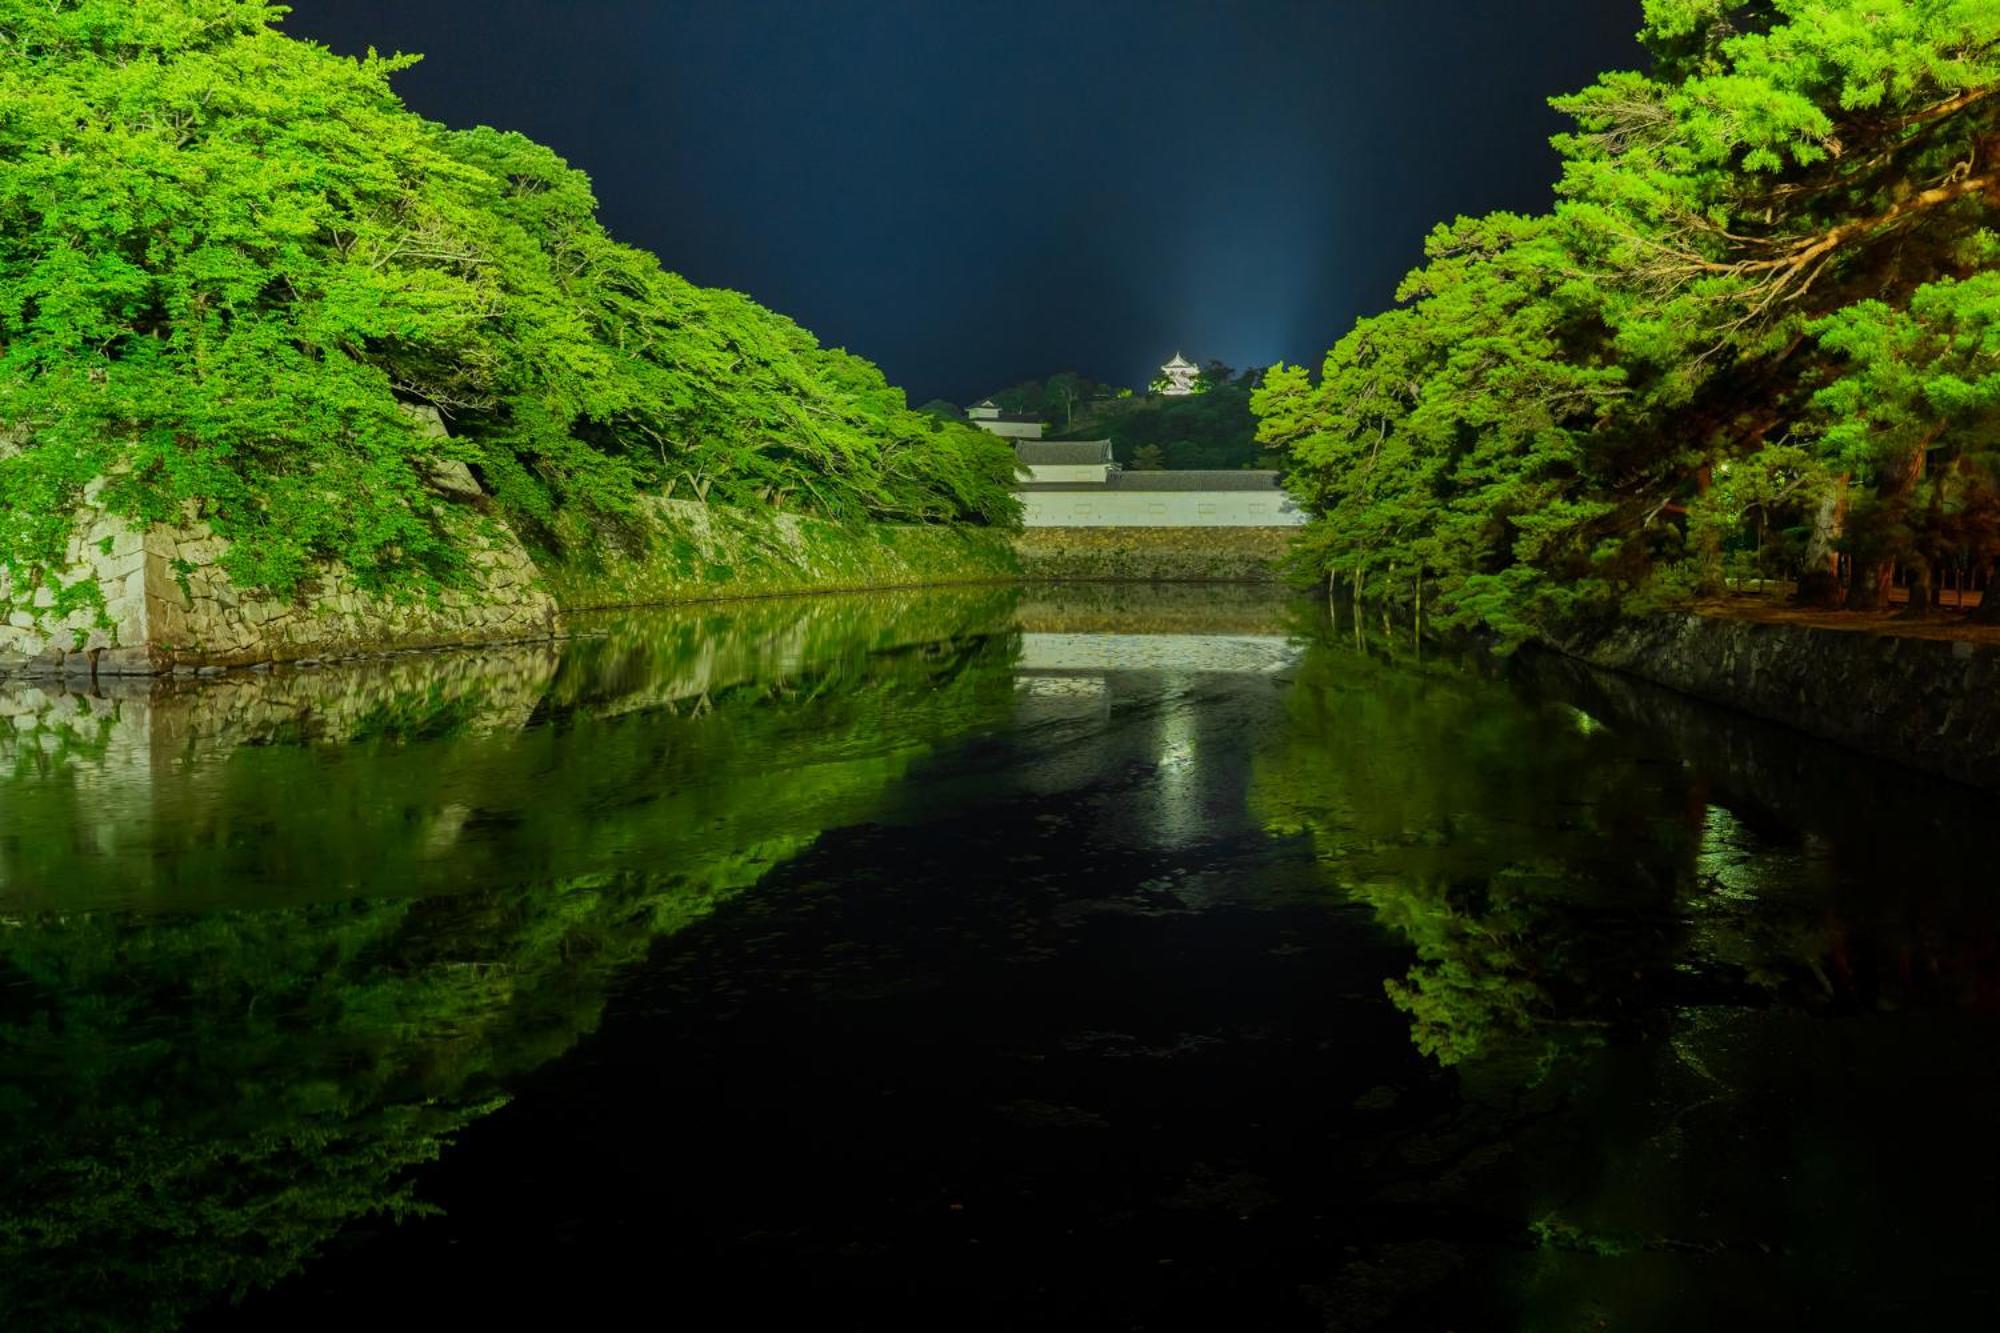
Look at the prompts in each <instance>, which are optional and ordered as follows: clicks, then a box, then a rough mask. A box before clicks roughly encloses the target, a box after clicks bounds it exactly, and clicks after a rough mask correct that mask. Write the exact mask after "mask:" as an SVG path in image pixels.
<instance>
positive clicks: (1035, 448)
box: [1014, 440, 1111, 467]
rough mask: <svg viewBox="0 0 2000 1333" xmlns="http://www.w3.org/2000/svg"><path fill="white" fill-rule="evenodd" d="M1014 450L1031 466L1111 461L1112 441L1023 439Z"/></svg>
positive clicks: (1056, 465)
mask: <svg viewBox="0 0 2000 1333" xmlns="http://www.w3.org/2000/svg"><path fill="white" fill-rule="evenodd" d="M1014 452H1015V454H1016V455H1017V456H1018V457H1019V458H1020V460H1021V461H1022V462H1023V463H1025V464H1027V465H1028V466H1029V467H1058V466H1061V465H1063V464H1065V463H1069V464H1089V463H1109V462H1110V461H1111V441H1109V440H1023V441H1021V442H1020V443H1019V444H1016V445H1015V446H1014Z"/></svg>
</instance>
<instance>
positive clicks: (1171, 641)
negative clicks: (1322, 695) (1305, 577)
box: [1014, 634, 1300, 675]
mask: <svg viewBox="0 0 2000 1333" xmlns="http://www.w3.org/2000/svg"><path fill="white" fill-rule="evenodd" d="M1299 651H1300V649H1299V646H1298V645H1297V644H1295V643H1294V642H1292V641H1291V640H1290V639H1287V638H1285V637H1284V636H1282V635H1278V634H1227V635H1224V634H1023V635H1022V636H1021V655H1020V657H1019V658H1018V659H1016V661H1015V665H1014V670H1015V672H1016V673H1017V674H1022V675H1029V674H1034V673H1037V672H1049V671H1173V672H1202V671H1225V672H1246V671H1247V672H1272V671H1279V670H1282V669H1284V668H1285V667H1287V666H1289V665H1291V664H1292V663H1293V662H1294V661H1296V660H1297V659H1298V656H1299Z"/></svg>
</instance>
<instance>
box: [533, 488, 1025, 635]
mask: <svg viewBox="0 0 2000 1333" xmlns="http://www.w3.org/2000/svg"><path fill="white" fill-rule="evenodd" d="M575 545H576V547H577V554H574V555H570V556H567V557H563V558H549V559H544V560H543V562H542V570H543V575H544V579H545V582H546V584H547V586H548V588H549V591H550V592H551V593H553V594H554V596H555V599H556V602H557V604H558V605H559V606H561V607H562V609H563V610H565V611H585V610H591V609H595V608H600V607H611V606H640V605H649V604H654V603H662V602H686V601H698V600H702V599H710V598H721V597H759V596H769V595H772V594H777V593H796V592H833V591H839V590H844V589H859V588H891V587H913V586H917V585H921V584H930V583H970V582H981V581H996V580H1011V579H1013V578H1015V577H1016V576H1017V575H1018V574H1019V572H1020V566H1019V563H1018V561H1017V560H1016V558H1015V555H1014V552H1013V549H1012V547H1011V546H1010V545H1009V544H1008V540H1007V536H1006V534H1004V533H998V532H994V531H991V530H989V529H984V528H970V527H958V526H950V527H946V526H930V527H917V526H902V525H894V524H882V523H871V524H862V525H856V526H847V525H843V524H839V523H830V522H826V521H824V520H821V519H813V518H802V517H800V516H798V515H795V514H764V513H756V512H752V511H748V510H741V509H725V508H721V507H710V506H707V505H702V504H697V503H695V502H694V501H691V500H657V501H653V502H651V504H650V505H649V507H648V512H647V514H646V518H645V520H644V522H643V523H642V524H641V525H640V526H638V527H636V528H634V529H632V530H628V531H626V532H623V533H617V534H610V533H605V534H594V535H593V537H592V539H590V540H587V541H579V542H577V543H575Z"/></svg>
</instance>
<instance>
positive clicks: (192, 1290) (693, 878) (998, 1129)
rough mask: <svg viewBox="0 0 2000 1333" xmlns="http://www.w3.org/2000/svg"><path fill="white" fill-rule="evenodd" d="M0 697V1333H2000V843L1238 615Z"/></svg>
mask: <svg viewBox="0 0 2000 1333" xmlns="http://www.w3.org/2000/svg"><path fill="white" fill-rule="evenodd" d="M582 629H583V630H584V636H583V637H580V638H577V639H575V640H573V641H571V642H569V643H567V644H565V645H563V646H562V647H560V648H546V649H545V648H532V649H519V650H509V651H503V652H496V653H486V654H441V655H435V656H423V657H406V658H399V659H394V660H392V661H389V662H386V663H377V664H372V665H353V666H342V667H325V668H320V669H317V670H290V671H280V672H272V673H266V674H261V675H245V676H242V677H230V678H226V679H223V680H219V681H213V682H201V683H199V685H190V684H179V685H169V686H158V685H130V686H117V687H114V686H111V685H108V684H107V685H106V686H104V687H103V689H102V690H101V692H93V691H82V692H75V693H63V692H61V691H59V690H56V689H53V688H50V687H34V686H28V685H22V684H18V683H17V684H11V685H8V684H0V1327H5V1328H8V1329H24V1330H26V1329H67V1328H128V1327H129V1328H173V1327H180V1326H193V1327H201V1328H215V1329H244V1328H284V1329H297V1328H342V1329H352V1328H355V1327H367V1326H380V1327H389V1328H399V1327H411V1326H426V1325H428V1326H435V1327H452V1328H456V1327H480V1328H510V1327H522V1326H532V1327H541V1326H549V1327H577V1328H595V1327H612V1326H618V1327H623V1326H627V1325H631V1326H662V1327H664V1326H675V1327H681V1328H688V1329H733V1328H744V1329H762V1328H799V1329H820V1330H874V1329H902V1328H922V1329H967V1330H970V1329H978V1330H986V1329H1009V1330H1011V1329H1023V1330H1027V1329H1052V1328H1053V1329H1071V1328H1075V1329H1091V1330H1099V1329H1103V1330H1123V1329H1204V1330H1214V1329H1228V1330H1253V1331H1254V1330H1292V1329H1300V1330H1307V1329H1378V1328H1379V1329H1401V1328H1414V1329H1460V1330H1474V1329H1511V1328H1520V1329H1536V1330H1542V1329H1547V1330H1571V1329H1599V1328H1604V1329H1635V1330H1636V1329H1644V1330H1654V1329H1658V1330H1679V1329H1690V1328H1738V1327H1742V1328H1759V1329H1784V1328H1808V1327H1810V1328H1821V1329H1823V1328H1850V1327H1851V1328H1893V1329H1903V1328H1912V1329H1914V1328H1932V1327H1962V1326H1981V1327H1983V1326H1990V1323H1991V1321H1992V1319H1993V1317H1994V1315H1993V1312H1994V1308H1995V1306H1994V1299H1995V1294H1996V1293H1995V1288H1996V1286H2000V1278H1996V1276H1995V1273H1996V1269H2000V1265H1996V1261H1995V1259H1994V1257H1993V1256H1994V1251H1995V1249H1996V1245H1995V1242H1996V1240H2000V1225H1997V1224H2000V1190H1997V1189H1996V1184H2000V1180H1996V1176H2000V1166H1996V1146H1995V1145H1996V1139H2000V930H1996V921H2000V908H1996V898H1995V889H1996V885H1995V883H1994V877H1993V875H1992V873H1991V869H1990V867H1991V845H1992V833H1993V823H1992V813H1991V810H1992V808H1991V805H1990V802H1989V801H1987V800H1985V799H1984V798H1979V797H1976V796H1974V795H1972V794H1970V793H1967V792H1963V791H1960V790H1958V789H1955V788H1951V787H1947V786H1943V785H1939V784H1935V783H1932V782H1929V781H1927V780H1925V779H1922V778H1919V777H1916V776H1913V775H1911V774H1908V773H1904V772H1901V771H1898V770H1896V769H1893V768H1890V767H1888V766H1885V765H1883V764H1881V763H1879V762H1876V761H1873V760H1868V759H1864V758H1859V757H1855V756H1852V755H1849V754H1846V753H1844V752H1842V751H1839V750H1835V749H1832V748H1829V747H1823V746H1820V745H1817V744H1815V743H1812V742H1809V741H1806V740H1804V739H1802V738H1799V737H1795V736H1792V735H1790V734H1788V733H1785V732H1782V731H1779V730H1777V729H1774V728H1769V727H1765V726H1762V725H1760V724H1758V723H1755V722H1752V721H1750V720H1748V719H1744V718H1740V717H1735V716H1732V715H1730V714H1727V713H1723V712H1720V711H1717V710H1713V709H1708V708H1705V707H1703V706H1701V705H1697V704H1693V703H1690V702H1688V701H1685V700H1682V699H1679V698H1677V697H1674V696H1670V695H1666V694H1663V693H1660V692H1656V691H1652V690H1649V689H1645V688H1643V687H1639V686H1636V685H1633V684H1630V683H1627V682H1622V681H1618V680H1615V679H1609V678H1604V677H1597V676H1592V675H1588V674H1584V673H1581V672H1579V671H1578V670H1576V669H1574V668H1570V667H1568V666H1565V665H1563V664H1560V663H1555V662H1550V661H1533V660H1524V661H1517V662H1514V663H1512V664H1509V665H1507V666H1505V667H1500V666H1496V665H1495V664H1492V663H1489V662H1483V661H1478V660H1472V659H1466V658H1459V657H1453V656H1439V655H1437V654H1436V653H1435V652H1432V653H1429V654H1426V655H1425V656H1423V657H1421V658H1419V657H1418V656H1417V655H1416V654H1415V653H1414V651H1413V650H1412V648H1411V645H1410V644H1409V643H1408V641H1407V638H1406V637H1402V636H1398V635H1385V634H1383V633H1382V632H1381V629H1380V627H1379V626H1378V627H1375V629H1374V630H1373V631H1372V632H1371V633H1368V634H1363V635H1359V636H1357V633H1356V631H1355V629H1354V627H1353V626H1352V624H1351V623H1350V624H1342V625H1338V626H1334V625H1330V624H1329V622H1328V616H1327V612H1326V609H1325V608H1324V607H1316V606H1313V605H1305V606H1298V605H1293V604H1288V603H1285V602H1282V601H1274V600H1267V599H1264V598H1261V597H1258V596H1255V595H1251V594H1247V593H1235V592H1230V591H1228V590H1221V591H1218V590H1215V589H1146V588H1123V587H1113V588H1078V589H1072V590H1066V591H1051V590H1030V591H1017V590H1011V589H977V590H957V591H943V592H932V593H922V594H918V593H910V594H894V595H877V596H869V597H844V598H821V599H815V600H809V601H772V602H757V603H745V604H740V605H735V606H726V607H725V606H712V607H705V608H695V609H683V610H679V611H674V612H658V613H637V614H631V615H625V616H620V617H617V618H611V619H606V620H603V621H600V622H590V623H587V624H585V625H584V626H582Z"/></svg>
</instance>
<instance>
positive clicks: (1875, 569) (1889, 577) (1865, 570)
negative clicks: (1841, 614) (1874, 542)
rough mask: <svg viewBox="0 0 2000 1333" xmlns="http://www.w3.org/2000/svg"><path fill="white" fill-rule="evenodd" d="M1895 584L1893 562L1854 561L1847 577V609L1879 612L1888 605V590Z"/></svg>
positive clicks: (1894, 566)
mask: <svg viewBox="0 0 2000 1333" xmlns="http://www.w3.org/2000/svg"><path fill="white" fill-rule="evenodd" d="M1895 582H1896V563H1895V562H1894V561H1893V560H1856V561H1855V562H1854V565H1853V570H1852V572H1851V573H1850V574H1849V575H1848V585H1847V609H1848V610H1850V611H1879V610H1881V609H1882V608H1883V607H1885V606H1887V605H1888V604H1889V589H1890V588H1891V587H1892V586H1894V584H1895Z"/></svg>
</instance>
